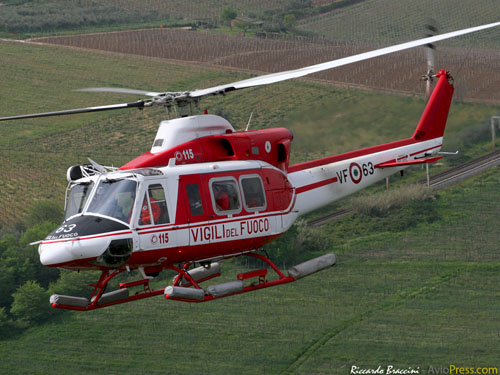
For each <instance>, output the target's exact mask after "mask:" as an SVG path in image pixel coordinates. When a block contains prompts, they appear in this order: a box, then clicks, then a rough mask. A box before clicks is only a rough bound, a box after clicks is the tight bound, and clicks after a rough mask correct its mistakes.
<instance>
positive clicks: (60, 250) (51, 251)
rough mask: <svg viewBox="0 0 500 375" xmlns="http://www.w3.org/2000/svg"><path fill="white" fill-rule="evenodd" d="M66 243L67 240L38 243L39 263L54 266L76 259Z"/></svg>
mask: <svg viewBox="0 0 500 375" xmlns="http://www.w3.org/2000/svg"><path fill="white" fill-rule="evenodd" d="M68 244H69V243H68V242H56V243H54V242H52V243H50V242H49V243H42V244H40V246H39V247H38V254H39V255H40V263H42V264H43V265H44V266H54V265H57V264H63V263H67V262H71V261H73V260H76V257H75V256H74V254H72V252H71V251H70V248H69V246H68Z"/></svg>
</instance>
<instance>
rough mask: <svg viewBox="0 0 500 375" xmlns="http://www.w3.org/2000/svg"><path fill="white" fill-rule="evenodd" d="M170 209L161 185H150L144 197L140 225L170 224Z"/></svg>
mask: <svg viewBox="0 0 500 375" xmlns="http://www.w3.org/2000/svg"><path fill="white" fill-rule="evenodd" d="M168 222H169V217H168V209H167V200H166V199H165V192H164V191H163V187H162V186H161V185H160V184H154V185H150V186H149V188H148V192H147V193H146V194H145V195H144V199H143V202H142V206H141V215H140V217H139V225H148V224H168Z"/></svg>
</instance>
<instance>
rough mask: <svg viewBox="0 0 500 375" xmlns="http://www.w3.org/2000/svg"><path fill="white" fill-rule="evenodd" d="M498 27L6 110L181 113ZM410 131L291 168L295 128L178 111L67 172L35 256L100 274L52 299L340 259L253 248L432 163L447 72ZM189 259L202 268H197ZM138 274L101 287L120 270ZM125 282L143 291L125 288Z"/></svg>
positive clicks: (258, 283) (217, 288) (255, 285)
mask: <svg viewBox="0 0 500 375" xmlns="http://www.w3.org/2000/svg"><path fill="white" fill-rule="evenodd" d="M498 25H500V22H498V23H492V24H488V25H483V26H479V27H474V28H468V29H464V30H460V31H455V32H451V33H446V34H442V35H436V36H432V37H427V38H424V39H420V40H416V41H412V42H408V43H404V44H399V45H396V46H392V47H387V48H382V49H378V50H375V51H371V52H367V53H362V54H359V55H355V56H351V57H347V58H342V59H339V60H334V61H330V62H326V63H323V64H318V65H313V66H309V67H305V68H301V69H297V70H291V71H286V72H280V73H274V74H268V75H264V76H260V77H255V78H250V79H247V80H243V81H239V82H234V83H230V84H227V85H221V86H216V87H212V88H208V89H204V90H194V91H186V92H163V93H161V92H146V91H140V90H130V89H113V88H93V89H86V91H115V92H122V93H131V94H142V95H145V96H149V97H151V98H150V99H146V100H139V101H137V102H132V103H123V104H115V105H107V106H99V107H87V108H80V109H72V110H65V111H57V112H47V113H38V114H30V115H22V116H13V117H4V118H0V120H13V119H22V118H30V117H44V116H53V115H65V114H75V113H83V112H94V111H103V110H112V109H120V108H144V107H150V106H153V105H161V106H165V107H167V109H168V110H171V109H176V110H177V109H179V110H180V111H183V110H186V109H187V108H190V107H191V106H192V105H195V106H198V105H199V101H200V99H201V98H202V97H204V96H207V95H217V94H226V93H228V92H230V91H233V90H239V89H243V88H248V87H255V86H261V85H268V84H271V83H275V82H280V81H284V80H288V79H292V78H299V77H303V76H306V75H308V74H311V73H315V72H319V71H322V70H326V69H331V68H335V67H338V66H342V65H346V64H350V63H354V62H358V61H362V60H366V59H370V58H373V57H377V56H382V55H385V54H388V53H393V52H397V51H402V50H405V49H408V48H413V47H416V46H422V45H426V44H430V43H434V42H437V41H440V40H444V39H448V38H452V37H456V36H459V35H464V34H468V33H472V32H476V31H480V30H484V29H487V28H491V27H495V26H498ZM432 77H437V78H438V81H437V84H436V86H435V89H434V91H433V92H432V95H431V96H430V99H429V101H428V104H427V106H426V108H425V110H424V113H423V115H422V117H421V119H420V122H419V123H418V125H417V128H416V130H415V132H414V133H413V135H412V136H411V137H410V138H407V139H403V140H399V141H395V142H391V143H387V144H382V145H378V146H374V147H369V148H365V149H361V150H357V151H352V152H348V153H344V154H340V155H335V156H330V157H326V158H323V159H319V160H313V161H309V162H305V163H300V164H295V165H292V166H290V165H289V160H290V158H289V156H290V146H291V143H292V139H293V135H292V133H291V132H290V131H289V130H287V129H284V128H274V129H264V130H253V131H235V130H234V129H233V127H232V126H231V124H230V123H229V122H228V121H226V120H225V119H223V118H221V117H219V116H215V115H208V114H203V115H197V116H185V117H180V118H176V119H172V120H166V121H162V122H161V123H160V126H159V129H158V132H157V134H156V138H155V140H154V143H153V146H152V148H151V150H150V151H149V152H147V153H145V154H143V155H141V156H139V157H137V158H136V159H134V160H132V161H130V162H128V163H127V164H125V165H123V166H122V167H120V168H118V169H116V168H109V167H104V166H101V165H99V164H97V163H95V162H93V161H91V164H86V165H79V166H73V167H70V168H69V169H68V173H67V177H68V181H69V185H68V188H67V194H66V205H65V206H66V207H65V219H64V222H63V223H62V224H61V225H60V226H59V227H58V228H57V229H55V230H54V231H53V232H52V233H50V234H49V235H48V236H47V237H46V238H45V239H44V240H42V241H40V242H39V248H38V252H39V254H40V261H41V263H42V264H44V265H46V266H49V267H60V268H64V269H68V270H87V269H93V270H95V269H98V270H101V271H102V274H101V277H100V278H99V280H98V281H97V283H96V284H95V285H94V287H95V288H94V291H93V293H92V295H91V297H90V298H89V299H87V298H83V297H74V296H64V295H53V296H51V298H50V302H51V304H52V306H53V307H56V308H63V309H71V310H81V311H87V310H93V309H97V308H101V307H106V306H110V305H114V304H119V303H123V302H129V301H134V300H138V299H142V298H147V297H152V296H156V295H161V294H164V295H165V298H167V299H172V300H180V301H186V302H205V301H209V300H213V299H217V298H222V297H227V296H230V295H234V294H240V293H245V292H249V291H253V290H257V289H262V288H267V287H270V286H275V285H280V284H285V283H289V282H292V281H295V280H297V279H299V278H301V277H304V276H307V275H309V274H311V273H314V272H317V271H320V270H322V269H324V268H326V267H330V266H333V265H334V264H335V263H336V257H335V255H334V254H327V255H324V256H321V257H319V258H316V259H312V260H310V261H308V262H305V263H302V264H300V265H298V266H295V267H292V268H291V269H289V270H288V276H285V275H284V274H283V273H282V272H281V271H280V270H279V269H278V268H277V267H276V266H275V265H274V264H273V263H272V262H271V260H270V259H269V258H268V257H266V256H264V255H262V254H259V253H258V252H257V250H258V249H260V248H261V247H262V246H263V245H265V244H267V243H269V242H271V241H273V240H274V239H276V238H277V237H279V236H280V235H282V234H283V233H284V232H286V231H287V230H288V229H289V228H290V226H291V225H292V224H293V223H294V221H295V220H296V219H297V218H298V217H299V216H301V215H304V214H306V213H308V212H311V211H312V210H315V209H317V208H319V207H322V206H324V205H326V204H329V203H331V202H333V201H335V200H337V199H340V198H342V197H345V196H347V195H349V194H352V193H354V192H356V191H358V190H360V189H363V188H365V187H367V186H369V185H371V184H373V183H374V182H376V181H379V180H381V179H384V178H385V177H387V176H389V175H391V174H393V173H396V172H399V171H402V170H403V169H405V168H406V167H408V166H410V165H414V164H420V163H432V162H434V161H436V160H438V159H440V158H441V157H442V156H439V155H438V152H439V150H440V149H441V146H442V143H443V133H444V130H445V125H446V120H447V116H448V111H449V107H450V104H451V100H452V95H453V86H452V78H451V76H450V74H449V73H448V72H446V71H444V70H441V71H439V73H437V74H435V75H433V73H432V72H429V73H428V79H431V78H432ZM241 255H245V256H249V257H253V258H257V259H260V260H262V261H263V262H264V263H265V264H267V266H269V267H270V268H271V269H272V270H273V271H274V272H275V273H276V275H275V276H274V277H268V275H267V273H268V269H267V268H266V267H264V268H262V269H258V270H255V271H251V272H246V273H241V274H238V275H237V279H236V280H235V281H231V282H227V283H222V284H218V285H211V286H208V287H205V288H203V287H202V286H200V283H202V282H204V281H206V280H209V279H212V278H214V277H217V276H220V261H221V260H223V259H227V258H232V257H237V256H241ZM195 263H198V264H199V265H200V266H199V267H197V268H193V267H194V266H195ZM164 269H171V270H174V271H175V272H176V273H177V276H176V277H175V278H174V280H173V284H172V285H170V286H167V287H165V288H161V289H157V290H151V289H150V286H149V283H150V279H152V277H154V276H155V275H157V274H159V273H160V272H161V271H162V270H164ZM132 270H137V271H139V273H140V278H139V279H138V280H136V281H132V282H126V283H122V284H120V288H119V289H117V290H114V291H111V292H107V293H104V292H105V289H106V286H107V284H108V282H109V281H110V280H111V279H112V278H113V277H115V276H116V275H118V274H120V273H122V272H124V271H132ZM133 288H139V292H137V293H134V294H131V293H130V291H131V290H133Z"/></svg>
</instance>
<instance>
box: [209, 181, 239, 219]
mask: <svg viewBox="0 0 500 375" xmlns="http://www.w3.org/2000/svg"><path fill="white" fill-rule="evenodd" d="M210 190H211V192H212V199H213V206H214V210H215V212H216V213H221V214H223V215H227V214H232V213H237V212H239V211H240V210H241V205H240V197H239V191H238V185H237V184H236V180H234V179H230V178H228V179H227V180H226V179H220V180H219V179H218V180H215V181H212V182H211V184H210Z"/></svg>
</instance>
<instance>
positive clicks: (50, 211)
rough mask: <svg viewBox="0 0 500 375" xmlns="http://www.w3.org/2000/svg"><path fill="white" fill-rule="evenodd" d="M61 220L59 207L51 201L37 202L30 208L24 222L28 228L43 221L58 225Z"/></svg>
mask: <svg viewBox="0 0 500 375" xmlns="http://www.w3.org/2000/svg"><path fill="white" fill-rule="evenodd" d="M62 218H63V212H62V208H61V206H60V205H58V204H57V203H55V202H52V201H39V202H36V203H35V204H33V205H32V206H31V207H30V209H29V210H28V215H27V216H26V220H25V222H26V226H27V227H28V228H29V227H32V226H34V225H36V224H39V223H41V222H43V221H50V222H51V223H54V224H59V223H60V222H61V221H62Z"/></svg>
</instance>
